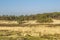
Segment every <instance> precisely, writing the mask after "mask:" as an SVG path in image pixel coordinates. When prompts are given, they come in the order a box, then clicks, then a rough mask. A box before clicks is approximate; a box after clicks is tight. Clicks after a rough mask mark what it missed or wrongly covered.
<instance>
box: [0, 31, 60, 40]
mask: <svg viewBox="0 0 60 40" xmlns="http://www.w3.org/2000/svg"><path fill="white" fill-rule="evenodd" d="M0 31H1V32H0V40H60V34H54V35H52V34H45V35H42V36H41V35H39V36H38V37H34V36H31V35H29V34H27V35H25V36H22V35H21V32H17V31H8V30H0Z"/></svg>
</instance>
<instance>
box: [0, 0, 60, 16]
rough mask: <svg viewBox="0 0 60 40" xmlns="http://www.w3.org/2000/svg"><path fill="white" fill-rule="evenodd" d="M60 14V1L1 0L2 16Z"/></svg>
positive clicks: (0, 11)
mask: <svg viewBox="0 0 60 40" xmlns="http://www.w3.org/2000/svg"><path fill="white" fill-rule="evenodd" d="M44 12H60V0H0V15H26V14H36V13H44Z"/></svg>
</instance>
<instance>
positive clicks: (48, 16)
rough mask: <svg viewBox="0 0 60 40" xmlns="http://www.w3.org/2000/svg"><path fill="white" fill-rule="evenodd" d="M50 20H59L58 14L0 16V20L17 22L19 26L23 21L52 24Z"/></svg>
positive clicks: (59, 15) (59, 14)
mask: <svg viewBox="0 0 60 40" xmlns="http://www.w3.org/2000/svg"><path fill="white" fill-rule="evenodd" d="M52 19H60V12H53V13H43V14H35V15H20V16H9V15H3V16H0V20H10V21H17V22H18V23H19V24H22V23H24V22H23V21H29V20H37V22H39V23H46V22H48V23H50V22H53V20H52Z"/></svg>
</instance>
